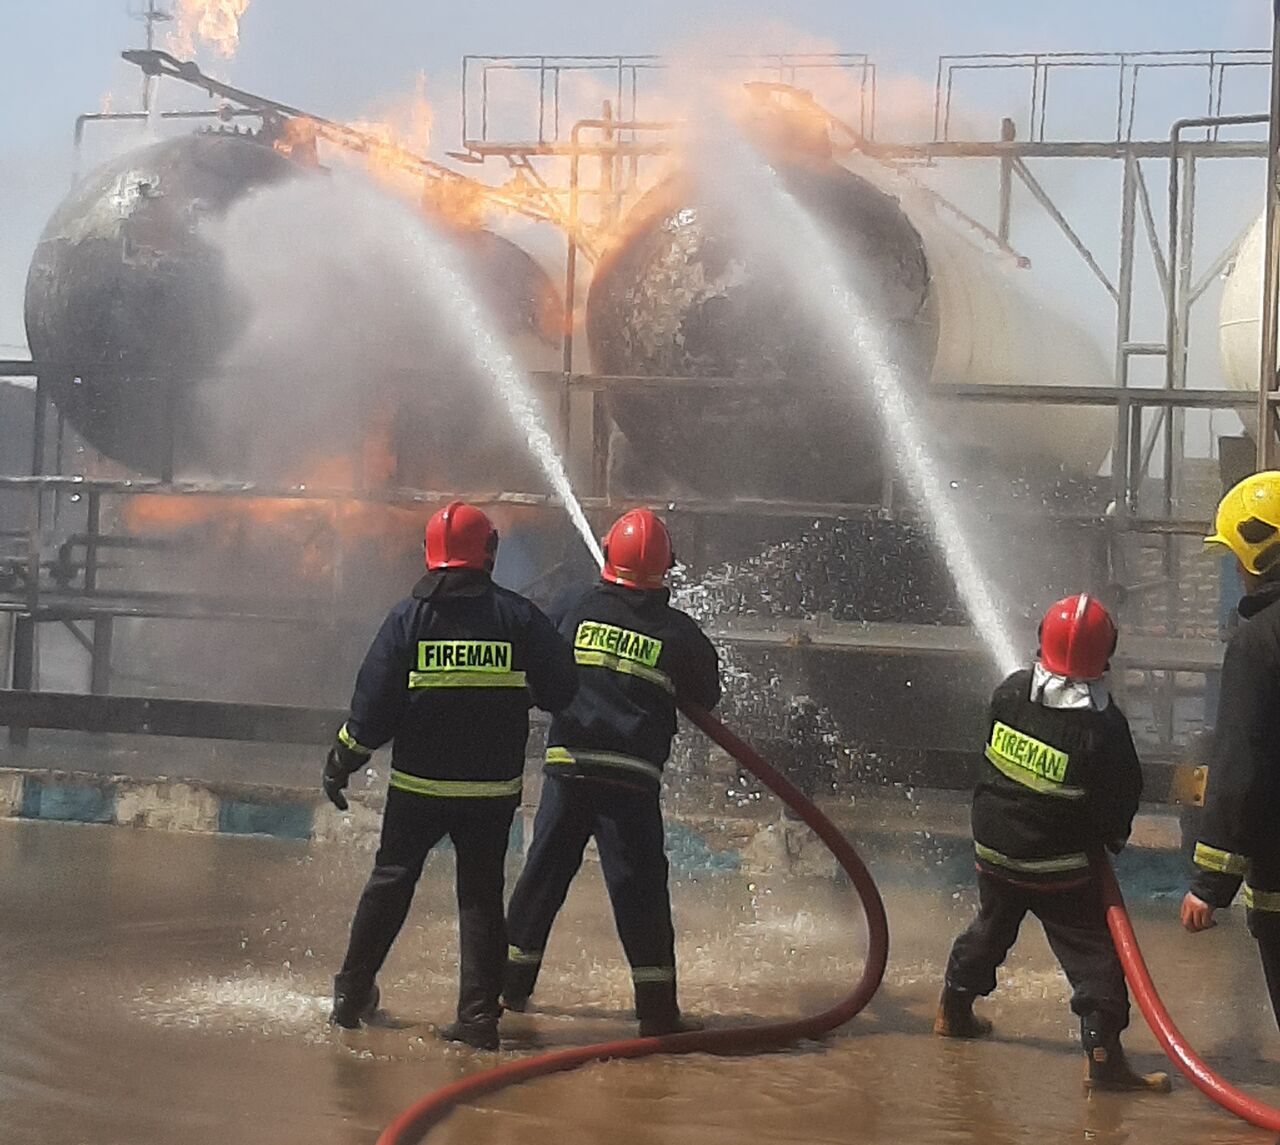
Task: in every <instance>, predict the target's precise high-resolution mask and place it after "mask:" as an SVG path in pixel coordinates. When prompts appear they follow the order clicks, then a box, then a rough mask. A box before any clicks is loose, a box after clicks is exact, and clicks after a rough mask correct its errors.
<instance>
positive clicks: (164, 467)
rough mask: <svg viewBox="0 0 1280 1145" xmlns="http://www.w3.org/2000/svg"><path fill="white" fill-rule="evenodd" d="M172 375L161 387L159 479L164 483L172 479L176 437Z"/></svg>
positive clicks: (176, 411) (176, 420)
mask: <svg viewBox="0 0 1280 1145" xmlns="http://www.w3.org/2000/svg"><path fill="white" fill-rule="evenodd" d="M174 384H175V383H174V379H173V375H172V374H170V375H168V376H167V377H166V378H165V380H164V385H163V387H162V389H161V395H162V398H161V400H162V401H163V402H164V446H163V447H164V455H163V456H162V457H161V459H160V480H161V481H163V482H165V484H170V483H172V481H173V458H174V453H175V451H176V443H177V437H178V409H177V406H178V402H177V395H176V394H175V393H174Z"/></svg>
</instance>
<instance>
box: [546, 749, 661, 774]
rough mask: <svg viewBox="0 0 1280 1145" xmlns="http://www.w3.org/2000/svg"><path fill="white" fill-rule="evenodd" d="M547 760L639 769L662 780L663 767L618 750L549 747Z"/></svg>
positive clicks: (551, 762) (564, 764)
mask: <svg viewBox="0 0 1280 1145" xmlns="http://www.w3.org/2000/svg"><path fill="white" fill-rule="evenodd" d="M546 761H547V763H549V764H552V765H556V766H561V767H568V766H571V765H573V764H575V763H594V764H596V765H597V766H599V767H616V768H621V769H622V770H623V771H638V772H640V773H642V774H643V775H647V776H648V777H649V778H650V779H656V780H659V781H661V779H662V768H660V767H659V766H658V765H657V764H655V763H650V762H649V761H648V760H647V759H636V758H635V756H631V755H622V754H621V753H620V752H616V751H589V750H587V749H585V748H576V747H575V748H574V749H573V750H572V751H571V750H570V749H569V748H567V747H549V748H547V754H546Z"/></svg>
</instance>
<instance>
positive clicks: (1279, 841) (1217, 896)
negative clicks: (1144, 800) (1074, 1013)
mask: <svg viewBox="0 0 1280 1145" xmlns="http://www.w3.org/2000/svg"><path fill="white" fill-rule="evenodd" d="M1205 541H1206V542H1207V543H1208V544H1212V545H1224V546H1225V547H1226V548H1228V549H1230V550H1231V552H1232V553H1234V554H1235V557H1236V560H1237V561H1238V562H1239V564H1240V570H1241V574H1242V576H1243V579H1244V582H1245V596H1244V598H1243V599H1242V600H1241V601H1240V605H1239V610H1240V619H1241V624H1240V626H1239V627H1238V628H1237V629H1236V631H1235V632H1234V634H1233V635H1232V636H1231V639H1230V641H1229V642H1228V644H1227V651H1226V656H1225V657H1224V659H1223V663H1222V687H1221V694H1220V696H1219V699H1218V715H1217V719H1216V721H1215V726H1214V737H1213V754H1212V756H1211V761H1210V767H1209V790H1208V798H1207V800H1206V803H1205V810H1204V822H1203V825H1202V828H1201V832H1200V838H1199V841H1198V842H1197V843H1196V849H1195V864H1196V866H1197V868H1199V870H1198V871H1197V874H1196V877H1195V879H1194V880H1193V881H1192V883H1191V889H1190V890H1189V891H1188V892H1187V895H1186V897H1185V898H1184V899H1183V900H1182V925H1183V926H1185V927H1186V928H1187V930H1189V931H1191V932H1192V933H1196V932H1198V931H1203V930H1208V929H1209V928H1210V927H1211V926H1213V925H1215V923H1214V919H1213V915H1214V911H1215V910H1217V909H1219V908H1221V907H1226V906H1230V905H1231V902H1232V900H1233V899H1234V898H1235V896H1236V892H1237V891H1239V889H1240V885H1241V883H1243V884H1244V903H1245V913H1246V916H1247V919H1248V924H1249V931H1250V933H1251V934H1252V935H1253V937H1254V938H1255V939H1256V940H1257V942H1258V951H1259V953H1260V954H1261V956H1262V968H1263V971H1264V972H1265V974H1266V979H1267V988H1268V990H1269V991H1270V994H1271V1006H1272V1009H1273V1010H1274V1011H1275V1014H1276V1019H1277V1021H1278V1022H1280V832H1278V831H1277V830H1276V828H1275V819H1276V815H1277V812H1280V472H1276V471H1274V470H1270V471H1267V472H1264V473H1255V474H1253V475H1252V476H1251V477H1246V478H1245V479H1244V480H1243V481H1241V482H1240V483H1239V484H1238V485H1236V486H1235V487H1234V488H1232V489H1231V490H1230V491H1229V492H1228V493H1227V495H1226V496H1225V497H1223V499H1222V502H1221V504H1219V506H1218V513H1217V518H1216V520H1215V521H1214V531H1213V534H1212V535H1211V536H1209V537H1206V538H1205Z"/></svg>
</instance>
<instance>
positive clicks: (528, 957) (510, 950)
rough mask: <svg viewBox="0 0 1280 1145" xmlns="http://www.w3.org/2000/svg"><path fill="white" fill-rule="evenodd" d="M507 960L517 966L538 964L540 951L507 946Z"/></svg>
mask: <svg viewBox="0 0 1280 1145" xmlns="http://www.w3.org/2000/svg"><path fill="white" fill-rule="evenodd" d="M507 961H508V962H514V963H516V964H517V965H519V966H538V965H540V964H541V962H542V951H541V950H521V949H520V947H518V946H508V947H507Z"/></svg>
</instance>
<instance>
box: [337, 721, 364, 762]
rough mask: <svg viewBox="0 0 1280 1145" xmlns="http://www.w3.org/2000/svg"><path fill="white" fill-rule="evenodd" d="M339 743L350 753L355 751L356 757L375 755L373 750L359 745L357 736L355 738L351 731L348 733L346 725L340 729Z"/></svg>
mask: <svg viewBox="0 0 1280 1145" xmlns="http://www.w3.org/2000/svg"><path fill="white" fill-rule="evenodd" d="M338 742H339V743H340V744H342V746H343V747H345V748H346V749H347V750H348V751H354V752H355V753H356V755H372V754H373V748H371V747H365V746H364V745H363V744H361V743H358V742H357V741H356V738H355V736H353V735H352V734H351V733H350V732H349V731H347V725H346V724H343V725H342V727H340V728H339V729H338Z"/></svg>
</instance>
